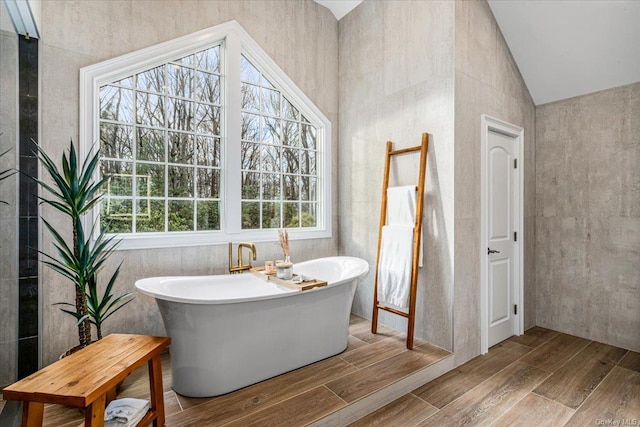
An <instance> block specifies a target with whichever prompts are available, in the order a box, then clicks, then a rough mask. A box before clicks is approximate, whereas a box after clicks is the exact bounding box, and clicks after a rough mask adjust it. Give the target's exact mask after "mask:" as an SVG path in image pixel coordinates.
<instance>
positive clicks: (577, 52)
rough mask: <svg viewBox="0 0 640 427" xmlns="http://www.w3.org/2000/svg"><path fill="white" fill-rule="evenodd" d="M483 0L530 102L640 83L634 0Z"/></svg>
mask: <svg viewBox="0 0 640 427" xmlns="http://www.w3.org/2000/svg"><path fill="white" fill-rule="evenodd" d="M315 1H316V2H318V3H320V4H321V5H323V6H325V7H327V8H329V9H330V10H331V11H332V12H333V14H334V15H335V17H336V19H338V20H340V19H341V18H342V17H343V16H345V15H346V14H347V13H349V12H350V11H351V10H352V9H354V8H355V7H356V6H358V5H359V4H360V3H361V0H315ZM488 1H489V5H490V7H491V10H492V11H493V14H494V16H495V17H496V20H497V22H498V25H499V26H500V29H501V30H502V33H503V35H504V37H505V39H506V41H507V44H508V45H509V49H510V50H511V53H512V55H513V57H514V59H515V61H516V63H517V64H518V68H519V69H520V72H521V73H522V77H523V78H524V80H525V83H526V85H527V87H528V88H529V92H530V93H531V97H532V98H533V101H534V103H535V104H536V105H541V104H546V103H549V102H553V101H558V100H561V99H566V98H571V97H574V96H579V95H584V94H587V93H592V92H596V91H599V90H604V89H609V88H612V87H616V86H622V85H625V84H628V83H634V82H637V81H640V0H572V1H569V0H488Z"/></svg>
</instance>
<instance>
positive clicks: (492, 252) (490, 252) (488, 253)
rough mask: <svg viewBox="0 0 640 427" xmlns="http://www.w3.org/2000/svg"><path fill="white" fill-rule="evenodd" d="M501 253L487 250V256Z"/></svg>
mask: <svg viewBox="0 0 640 427" xmlns="http://www.w3.org/2000/svg"><path fill="white" fill-rule="evenodd" d="M499 253H500V251H495V250H493V249H491V248H487V255H491V254H499Z"/></svg>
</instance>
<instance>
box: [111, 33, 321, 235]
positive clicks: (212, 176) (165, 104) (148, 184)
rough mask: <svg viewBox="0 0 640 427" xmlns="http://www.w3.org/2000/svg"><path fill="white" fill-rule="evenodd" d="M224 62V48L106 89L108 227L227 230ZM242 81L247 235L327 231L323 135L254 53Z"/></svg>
mask: <svg viewBox="0 0 640 427" xmlns="http://www.w3.org/2000/svg"><path fill="white" fill-rule="evenodd" d="M220 55H221V47H220V46H219V45H218V46H214V47H211V48H208V49H205V50H202V51H200V52H196V53H194V54H191V55H187V56H183V57H181V58H176V59H175V60H172V61H169V62H167V63H165V64H162V65H160V66H157V67H154V68H152V69H149V70H145V71H142V72H139V73H136V74H134V75H130V76H128V77H126V78H123V79H120V80H118V81H114V82H111V83H109V84H106V85H103V86H101V87H100V117H99V129H100V154H101V172H102V174H103V175H104V176H109V177H110V180H109V183H108V186H107V194H106V195H105V199H104V202H103V203H102V207H101V221H102V226H106V225H107V224H109V225H110V231H112V232H114V233H168V232H181V231H183V232H186V231H212V230H220V229H221V227H222V224H221V219H220V218H221V212H222V209H223V202H224V194H223V185H222V184H223V179H224V170H223V157H222V156H223V141H224V140H223V137H222V135H223V133H224V132H223V131H224V129H223V108H224V106H223V105H222V103H223V100H224V96H223V93H222V88H223V84H222V83H223V81H222V79H223V76H222V73H221V60H220ZM240 77H241V87H240V97H241V108H242V111H241V141H239V142H236V141H226V144H236V143H239V144H240V149H241V153H240V154H241V160H240V165H238V167H239V168H240V177H241V180H242V182H241V201H240V207H241V215H242V221H241V225H242V228H243V229H275V228H284V227H286V228H303V227H317V226H318V220H317V218H318V217H317V214H318V204H319V200H318V185H319V184H318V183H319V179H318V167H317V160H318V147H317V133H318V130H317V128H316V127H315V126H314V125H313V124H311V123H310V121H309V120H307V119H306V118H305V116H304V115H303V114H302V113H301V112H300V110H299V109H298V108H296V106H295V105H294V104H293V103H292V102H291V101H290V99H288V98H287V96H286V95H285V94H283V93H282V91H281V90H280V88H278V87H276V86H275V85H273V84H272V83H271V81H270V80H269V78H268V77H267V76H265V75H264V74H263V73H262V72H261V71H260V70H259V69H258V68H257V67H256V66H254V64H253V63H252V62H251V61H250V60H249V59H248V58H247V57H246V56H245V55H242V56H241V76H240ZM228 166H229V165H228ZM230 167H232V166H230Z"/></svg>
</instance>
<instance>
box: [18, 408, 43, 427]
mask: <svg viewBox="0 0 640 427" xmlns="http://www.w3.org/2000/svg"><path fill="white" fill-rule="evenodd" d="M43 415H44V403H40V402H24V403H23V404H22V427H41V426H42V418H43Z"/></svg>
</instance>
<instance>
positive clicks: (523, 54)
mask: <svg viewBox="0 0 640 427" xmlns="http://www.w3.org/2000/svg"><path fill="white" fill-rule="evenodd" d="M489 5H490V6H491V10H492V11H493V15H494V16H495V17H496V20H497V21H498V25H499V26H500V29H501V30H502V34H503V35H504V38H505V39H506V41H507V44H508V45H509V49H511V54H512V55H513V58H514V59H515V61H516V63H517V64H518V68H520V72H521V73H522V77H523V78H524V80H525V83H526V84H527V87H528V88H529V93H530V94H531V97H532V98H533V102H534V103H535V104H536V105H540V104H546V103H548V102H553V101H558V100H561V99H566V98H571V97H574V96H579V95H584V94H587V93H592V92H596V91H599V90H603V89H609V88H612V87H616V86H622V85H625V84H629V83H634V82H637V81H640V1H638V0H630V1H629V0H615V1H614V0H574V1H558V0H553V1H543V0H512V1H504V0H489Z"/></svg>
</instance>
